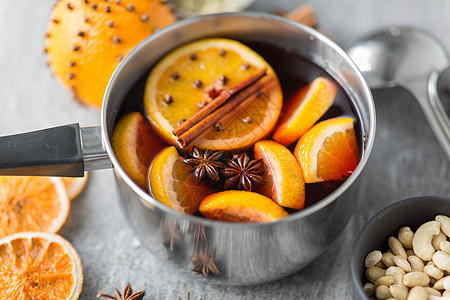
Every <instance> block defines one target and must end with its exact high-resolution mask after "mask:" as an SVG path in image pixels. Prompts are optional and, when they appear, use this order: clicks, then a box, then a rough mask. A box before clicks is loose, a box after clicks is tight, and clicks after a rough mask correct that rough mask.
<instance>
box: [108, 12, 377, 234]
mask: <svg viewBox="0 0 450 300" xmlns="http://www.w3.org/2000/svg"><path fill="white" fill-rule="evenodd" d="M230 15H231V16H237V17H242V18H254V19H261V18H263V19H269V20H275V21H277V22H283V23H287V24H288V25H291V26H294V27H297V28H299V29H301V30H302V31H305V32H306V33H308V34H309V35H310V36H313V37H314V38H316V39H318V40H320V41H321V42H322V43H325V44H326V45H327V46H328V47H330V48H332V49H333V50H334V51H336V52H337V53H338V54H339V55H340V56H341V57H342V58H343V59H344V60H345V61H346V62H347V63H348V64H349V65H350V66H351V68H352V69H351V71H352V72H353V75H355V76H356V78H357V79H358V81H359V82H360V83H361V85H362V91H363V94H364V97H365V98H366V99H367V100H368V102H369V103H368V104H369V105H368V108H369V109H368V115H369V130H368V131H367V135H366V140H365V141H366V144H365V149H364V153H363V155H362V158H361V160H360V162H359V163H358V166H357V168H356V169H355V171H354V172H353V174H351V175H350V176H349V177H348V178H347V179H346V180H345V182H344V183H343V184H342V185H341V186H339V187H338V188H337V189H336V190H335V191H333V192H332V193H331V194H329V195H328V196H326V197H325V198H323V199H322V200H320V201H318V202H317V203H315V204H313V205H311V206H310V207H307V208H304V209H302V210H300V211H298V212H296V213H293V214H290V215H289V216H287V217H284V218H282V219H280V220H278V221H275V222H267V223H232V222H223V221H216V220H210V219H205V218H200V217H197V216H194V215H188V214H184V213H182V212H179V211H176V210H174V209H172V208H169V207H168V206H166V205H164V204H162V203H160V202H159V201H157V200H156V199H154V198H152V197H151V196H150V195H149V194H148V193H146V192H145V191H143V190H142V189H141V188H140V187H139V186H138V185H137V184H136V183H134V182H133V181H132V180H131V178H130V177H129V176H128V175H127V174H126V172H125V171H124V170H123V168H122V167H121V166H120V164H119V162H118V161H117V159H116V157H115V155H114V152H113V150H112V147H111V143H110V139H109V137H108V132H107V128H106V121H107V115H108V109H107V105H106V104H107V103H108V100H109V98H110V97H111V86H112V83H113V82H114V81H115V79H116V77H117V76H118V74H119V73H120V72H121V71H122V69H123V68H124V66H125V65H126V64H127V63H128V61H129V60H130V59H131V57H133V56H134V55H135V53H137V52H139V51H140V50H141V49H142V48H143V47H144V46H145V45H147V44H148V43H151V42H152V41H153V40H155V39H158V38H159V37H160V36H161V35H165V34H166V33H167V32H170V31H172V30H177V29H178V28H180V27H183V26H185V25H187V24H191V23H195V22H198V21H202V20H205V19H211V18H214V19H216V18H222V17H227V16H230ZM375 126H376V118H375V104H374V102H373V98H372V93H371V91H370V89H369V87H368V85H367V83H366V81H365V80H364V78H363V76H362V74H361V72H360V71H359V69H358V68H357V67H356V65H355V64H354V62H353V61H352V60H351V58H350V57H349V56H348V55H347V54H346V53H345V51H344V50H343V49H342V48H340V47H339V46H338V45H337V44H335V43H334V42H333V41H331V40H330V39H329V38H328V37H326V36H325V35H323V34H321V33H320V32H318V31H316V30H314V29H312V28H310V27H308V26H306V25H303V24H300V23H297V22H294V21H292V20H289V19H287V18H284V17H280V16H276V15H272V14H269V13H263V12H239V13H219V14H211V15H200V16H196V17H192V18H187V19H184V20H181V21H177V22H175V23H173V24H171V25H169V26H167V27H165V28H163V29H161V30H159V31H158V32H156V33H153V34H152V35H150V36H149V37H147V38H146V39H144V40H143V41H142V42H140V43H139V44H138V45H137V46H136V47H134V48H133V49H132V50H131V51H130V53H129V54H128V55H126V56H125V58H124V59H123V60H122V61H121V62H120V64H119V65H118V67H117V68H116V70H115V71H114V73H113V75H112V76H111V78H110V80H109V83H108V85H107V87H106V90H105V94H104V97H103V104H102V111H101V131H102V141H103V145H104V147H105V148H106V151H107V153H108V155H109V158H110V160H111V162H112V164H113V167H114V169H115V171H116V172H118V173H119V175H120V177H121V178H122V179H123V180H124V181H125V182H126V184H127V185H128V186H129V187H130V188H131V189H132V190H133V191H134V192H135V193H136V194H138V195H139V197H140V198H141V199H144V200H145V201H147V202H148V203H149V204H150V205H153V206H156V207H157V208H158V209H161V210H163V211H164V212H166V213H168V214H169V215H173V216H175V217H179V218H183V219H187V220H189V221H193V222H197V223H200V224H202V225H206V226H209V227H221V228H231V229H242V228H261V227H266V226H273V225H275V224H277V225H278V224H285V223H290V222H294V221H297V220H299V219H302V218H305V217H307V216H309V215H312V214H314V213H316V212H317V211H320V210H321V209H322V208H324V207H326V206H328V205H329V204H331V203H332V202H334V201H335V200H336V199H337V198H338V197H339V196H341V195H342V194H343V193H344V192H345V191H346V190H347V189H348V188H349V187H350V185H351V184H353V182H354V181H355V180H356V179H357V178H358V176H359V175H360V174H361V172H362V170H363V169H364V166H365V165H366V163H367V161H368V159H369V156H370V153H371V151H372V148H373V144H374V140H375Z"/></svg>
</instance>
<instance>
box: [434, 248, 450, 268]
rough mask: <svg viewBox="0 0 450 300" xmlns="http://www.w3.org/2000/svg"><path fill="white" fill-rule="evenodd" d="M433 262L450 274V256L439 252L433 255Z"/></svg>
mask: <svg viewBox="0 0 450 300" xmlns="http://www.w3.org/2000/svg"><path fill="white" fill-rule="evenodd" d="M433 262H434V264H435V265H436V267H438V268H439V269H441V270H445V271H449V272H450V254H447V253H445V252H443V251H437V252H436V253H434V254H433Z"/></svg>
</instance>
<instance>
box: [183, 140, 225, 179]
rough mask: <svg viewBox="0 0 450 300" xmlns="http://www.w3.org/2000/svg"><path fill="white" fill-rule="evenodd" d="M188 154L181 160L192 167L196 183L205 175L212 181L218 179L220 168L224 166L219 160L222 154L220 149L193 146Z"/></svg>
mask: <svg viewBox="0 0 450 300" xmlns="http://www.w3.org/2000/svg"><path fill="white" fill-rule="evenodd" d="M190 156H191V157H190V158H186V159H184V160H183V162H184V163H186V164H188V165H190V166H191V167H192V172H194V176H195V178H196V180H197V184H199V183H200V181H202V180H203V179H205V178H206V177H208V178H209V179H211V180H214V181H218V180H219V179H220V178H219V174H220V169H221V168H224V167H225V164H223V163H222V162H221V161H220V159H221V158H222V156H223V152H222V151H211V150H209V149H206V150H201V149H199V148H197V147H195V146H194V147H193V149H192V153H191V154H190Z"/></svg>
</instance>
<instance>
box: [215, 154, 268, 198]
mask: <svg viewBox="0 0 450 300" xmlns="http://www.w3.org/2000/svg"><path fill="white" fill-rule="evenodd" d="M227 163H228V167H227V168H225V169H223V175H224V176H225V177H226V178H227V180H226V181H225V186H224V187H225V188H226V189H227V188H230V187H233V186H235V185H237V188H238V189H239V190H246V191H251V190H252V187H253V185H261V184H264V183H265V182H266V181H265V180H264V178H263V177H262V175H263V174H264V168H262V166H263V162H262V159H252V160H251V159H250V158H249V157H248V155H247V153H242V154H235V155H234V156H233V159H228V160H227Z"/></svg>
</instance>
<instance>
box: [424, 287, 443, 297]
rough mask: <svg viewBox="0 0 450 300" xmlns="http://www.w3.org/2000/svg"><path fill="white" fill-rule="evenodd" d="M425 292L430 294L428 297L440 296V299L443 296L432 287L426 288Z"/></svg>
mask: <svg viewBox="0 0 450 300" xmlns="http://www.w3.org/2000/svg"><path fill="white" fill-rule="evenodd" d="M425 290H426V291H427V293H428V296H430V295H431V296H438V297H440V296H441V293H440V292H439V291H438V290H435V289H433V288H431V287H428V286H427V287H425Z"/></svg>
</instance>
